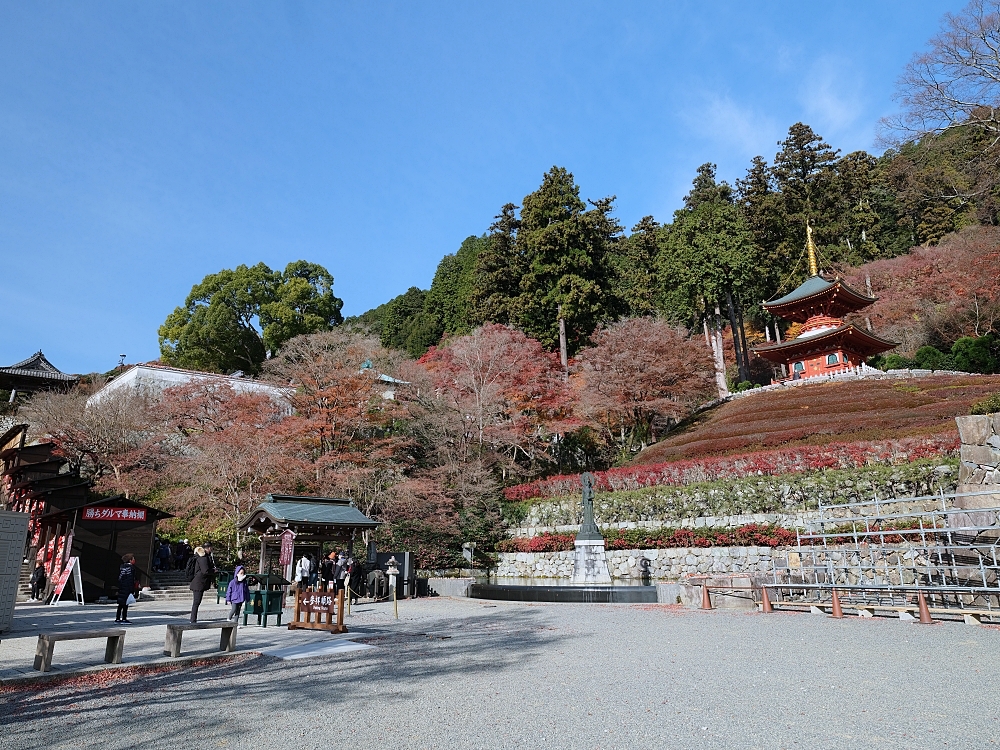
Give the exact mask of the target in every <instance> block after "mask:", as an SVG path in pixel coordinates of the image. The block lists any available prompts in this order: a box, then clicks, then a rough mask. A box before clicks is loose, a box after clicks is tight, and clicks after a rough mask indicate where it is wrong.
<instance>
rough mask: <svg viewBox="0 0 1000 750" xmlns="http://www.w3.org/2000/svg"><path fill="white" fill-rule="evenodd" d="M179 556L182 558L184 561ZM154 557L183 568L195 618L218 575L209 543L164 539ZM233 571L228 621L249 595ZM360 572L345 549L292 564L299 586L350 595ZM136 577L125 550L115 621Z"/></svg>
mask: <svg viewBox="0 0 1000 750" xmlns="http://www.w3.org/2000/svg"><path fill="white" fill-rule="evenodd" d="M189 550H190V553H189V552H188V551H189ZM181 560H183V561H184V563H183V565H181ZM155 561H156V565H157V567H156V570H169V569H170V565H171V564H175V565H176V566H177V568H176V569H177V570H183V571H184V572H185V576H186V578H187V580H188V588H189V589H190V590H191V595H192V600H191V615H190V619H191V622H198V609H199V608H200V607H201V602H202V600H203V599H204V597H205V592H206V591H208V590H210V589H211V588H212V587H213V586H215V582H216V579H217V577H218V568H216V565H215V557H214V556H213V555H212V545H211V544H210V543H207V542H206V543H205V544H204V545H201V546H198V547H194V548H193V549H192V548H191V547H190V545H188V543H187V539H185V540H183V541H181V542H177V543H176V544H175V545H174V547H173V549H171V546H170V543H169V542H166V541H164V542H161V544H160V546H159V548H158V549H157V553H156V557H155ZM39 571H41V573H40V574H39ZM234 573H235V574H234V576H233V579H232V580H231V581H230V582H229V585H228V587H227V588H226V604H228V605H230V610H229V616H228V618H227V619H228V620H230V621H234V620H238V619H239V616H240V613H241V612H242V610H243V605H244V604H245V603H246V601H247V600H248V599H249V598H250V587H249V584H248V582H247V572H246V569H245V568H244V566H243V565H241V564H237V565H236V569H235V571H234ZM363 573H364V571H363V569H362V566H361V565H360V564H359V563H358V562H357V561H356V560H355V559H354V556H353V555H352V554H351V553H350V552H346V551H344V550H340V551H339V552H331V553H330V554H329V555H327V556H326V557H325V558H324V559H323V561H322V562H321V563H320V562H318V561H317V560H316V557H315V555H307V554H303V555H302V557H301V558H300V559H299V561H298V563H296V565H295V583H296V584H297V585H298V586H299V587H300V588H301V587H306V586H316V585H317V583H319V581H320V580H321V579H322V581H323V587H324V588H329V585H330V584H333V585H334V589H335V590H337V591H340V590H342V589H346V588H348V587H350V591H351V595H352V598H354V599H356V598H357V596H358V595H359V594H360V593H361V590H362V588H363V586H364V580H363ZM137 581H138V577H137V576H136V569H135V555H132V554H131V553H129V554H125V555H123V556H122V564H121V568H120V569H119V571H118V611H117V612H116V613H115V622H118V623H129V619H128V608H129V605H130V604H131V603H132V602H134V601H135V598H134V595H135V592H136V590H137V586H136V583H137ZM31 587H32V598H35V597H37V596H39V592H40V591H41V590H43V589H44V588H45V569H44V568H43V567H42V566H39V567H38V568H36V569H35V572H34V573H33V574H32V577H31ZM129 624H130V623H129Z"/></svg>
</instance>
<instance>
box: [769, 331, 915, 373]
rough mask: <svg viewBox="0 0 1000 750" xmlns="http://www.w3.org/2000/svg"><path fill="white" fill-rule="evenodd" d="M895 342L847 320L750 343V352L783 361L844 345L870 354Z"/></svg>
mask: <svg viewBox="0 0 1000 750" xmlns="http://www.w3.org/2000/svg"><path fill="white" fill-rule="evenodd" d="M897 346H899V344H896V343H895V342H892V341H887V340H886V339H883V338H879V337H878V336H876V335H874V334H872V333H869V332H868V331H865V330H862V329H860V328H857V327H856V326H853V325H850V324H847V325H842V326H839V327H838V328H831V329H830V330H827V331H823V332H822V333H818V334H814V335H812V336H800V337H799V338H795V339H789V340H788V341H782V342H780V343H776V344H768V345H765V346H757V347H754V352H755V353H756V354H757V355H758V356H760V357H763V358H764V359H766V360H768V361H769V362H775V363H779V364H787V363H789V362H792V361H794V360H798V359H803V358H805V357H808V356H811V355H815V354H819V353H822V352H829V351H834V350H836V349H847V350H848V351H852V352H857V353H858V354H861V355H863V356H865V357H873V356H875V355H876V354H881V353H882V352H885V351H889V350H890V349H894V348H896V347H897Z"/></svg>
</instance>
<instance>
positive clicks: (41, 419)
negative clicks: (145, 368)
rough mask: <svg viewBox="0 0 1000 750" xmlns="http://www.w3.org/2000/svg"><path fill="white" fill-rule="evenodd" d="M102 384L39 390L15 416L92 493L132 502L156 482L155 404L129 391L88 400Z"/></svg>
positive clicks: (160, 463) (158, 433)
mask: <svg viewBox="0 0 1000 750" xmlns="http://www.w3.org/2000/svg"><path fill="white" fill-rule="evenodd" d="M103 383H104V381H103V380H100V381H98V382H96V383H92V384H86V385H83V386H78V387H76V388H74V389H72V390H69V391H42V392H41V393H38V394H36V395H35V396H34V397H33V398H32V399H31V400H30V401H29V402H28V403H27V404H26V405H25V406H24V407H23V408H22V410H21V417H22V418H24V419H25V420H27V421H28V422H29V423H30V425H31V431H32V434H33V435H34V437H36V438H39V439H43V440H51V441H52V442H53V443H55V445H56V447H57V450H58V453H59V454H60V455H62V456H63V457H65V458H66V459H67V460H69V461H70V462H71V463H72V464H73V465H75V466H76V467H77V468H79V470H80V473H81V475H82V476H83V477H84V478H87V479H91V480H92V481H93V482H94V487H95V489H96V490H97V491H98V492H107V493H113V494H121V495H125V497H130V498H134V497H136V496H140V495H142V494H143V493H144V492H148V491H149V490H150V489H152V488H153V487H154V486H156V484H157V483H158V482H160V481H161V477H160V475H159V472H160V470H161V469H162V468H163V466H164V460H163V456H162V454H161V452H160V450H159V441H160V438H161V437H162V433H161V430H160V424H159V421H158V419H157V416H156V414H155V400H154V399H151V398H150V397H149V395H148V394H146V393H144V392H143V391H138V390H134V389H119V390H116V391H112V392H110V393H108V394H105V395H103V396H102V397H100V398H99V399H96V400H95V399H90V397H91V396H92V395H93V393H94V391H95V390H96V388H97V387H98V386H100V385H103ZM88 399H90V402H89V404H88Z"/></svg>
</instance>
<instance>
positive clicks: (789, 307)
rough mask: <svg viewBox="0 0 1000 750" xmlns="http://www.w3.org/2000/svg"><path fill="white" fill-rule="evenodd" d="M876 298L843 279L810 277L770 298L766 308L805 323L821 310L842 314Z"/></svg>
mask: <svg viewBox="0 0 1000 750" xmlns="http://www.w3.org/2000/svg"><path fill="white" fill-rule="evenodd" d="M875 301H876V298H875V297H868V296H867V295H864V294H862V293H861V292H859V291H857V290H855V289H852V288H851V287H850V286H848V285H847V284H846V283H844V282H843V281H842V280H841V279H840V278H835V279H832V280H831V279H827V278H824V277H823V276H819V275H816V276H810V277H809V278H808V279H806V280H805V281H803V282H802V283H801V284H799V286H798V287H797V288H796V289H794V290H793V291H791V292H789V293H788V294H786V295H785V296H783V297H778V298H776V299H771V300H768V301H767V302H765V303H764V309H765V310H767V311H768V312H769V313H771V314H773V315H777V316H778V317H781V318H786V319H788V320H793V321H796V322H798V323H804V322H805V321H806V320H807V319H809V318H810V317H812V316H813V315H815V314H816V313H817V311H818V310H821V311H822V312H823V314H826V315H831V316H833V317H838V318H839V317H843V316H844V315H845V314H846V313H849V312H854V311H856V310H861V309H862V308H865V307H868V305H870V304H872V303H873V302H875Z"/></svg>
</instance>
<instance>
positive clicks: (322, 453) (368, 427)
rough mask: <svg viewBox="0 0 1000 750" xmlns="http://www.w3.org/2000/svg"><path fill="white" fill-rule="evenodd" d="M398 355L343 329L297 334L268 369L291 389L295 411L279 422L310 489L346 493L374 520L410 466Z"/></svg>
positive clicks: (373, 341)
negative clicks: (399, 394) (402, 424)
mask: <svg viewBox="0 0 1000 750" xmlns="http://www.w3.org/2000/svg"><path fill="white" fill-rule="evenodd" d="M400 359H401V355H400V354H399V353H394V352H392V351H390V350H387V349H385V348H383V347H382V346H381V344H380V343H379V341H378V339H376V338H375V337H373V336H366V335H359V334H357V333H352V332H350V331H347V330H344V329H335V330H332V331H326V332H323V333H318V334H313V335H307V336H299V337H296V338H294V339H292V340H290V341H288V342H287V343H286V344H285V346H284V347H282V349H281V352H280V353H279V354H278V355H277V356H276V357H274V358H272V359H271V360H269V361H268V362H267V364H266V367H265V370H266V374H267V376H268V377H269V378H270V379H271V380H272V382H275V383H277V384H282V385H286V386H287V387H288V388H289V396H288V398H289V402H290V404H291V406H292V407H293V409H294V413H293V414H292V415H291V416H289V417H288V419H287V420H285V422H284V424H283V430H284V435H285V436H286V438H287V440H288V441H290V443H291V445H290V446H289V450H291V451H293V452H294V454H295V455H296V457H297V460H298V462H299V463H298V465H299V468H300V470H301V481H302V483H303V485H304V486H305V487H307V488H309V490H310V491H312V492H316V493H318V494H325V495H338V496H346V497H349V498H351V499H353V500H354V501H355V503H356V504H357V505H358V507H359V508H360V509H361V511H362V512H363V513H366V514H368V515H372V516H375V517H379V516H380V515H381V514H382V512H383V511H384V509H385V505H386V502H387V500H388V499H389V497H390V495H389V494H388V493H389V490H390V489H391V488H392V486H393V485H394V484H396V483H398V482H400V481H402V479H403V478H404V475H405V472H406V470H407V469H408V468H409V466H410V464H411V463H412V461H411V460H410V457H409V454H408V450H407V449H408V446H409V438H408V436H407V435H406V432H405V430H402V429H399V427H398V423H399V421H400V420H401V419H402V418H403V417H405V410H404V407H403V406H402V404H401V403H400V401H399V400H397V399H396V398H395V397H394V396H395V393H394V391H395V390H396V389H397V388H398V387H400V386H401V385H402V386H405V383H400V382H397V380H396V379H395V378H393V377H392V376H391V375H389V374H388V373H393V372H396V371H397V369H398V365H399V361H400Z"/></svg>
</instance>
